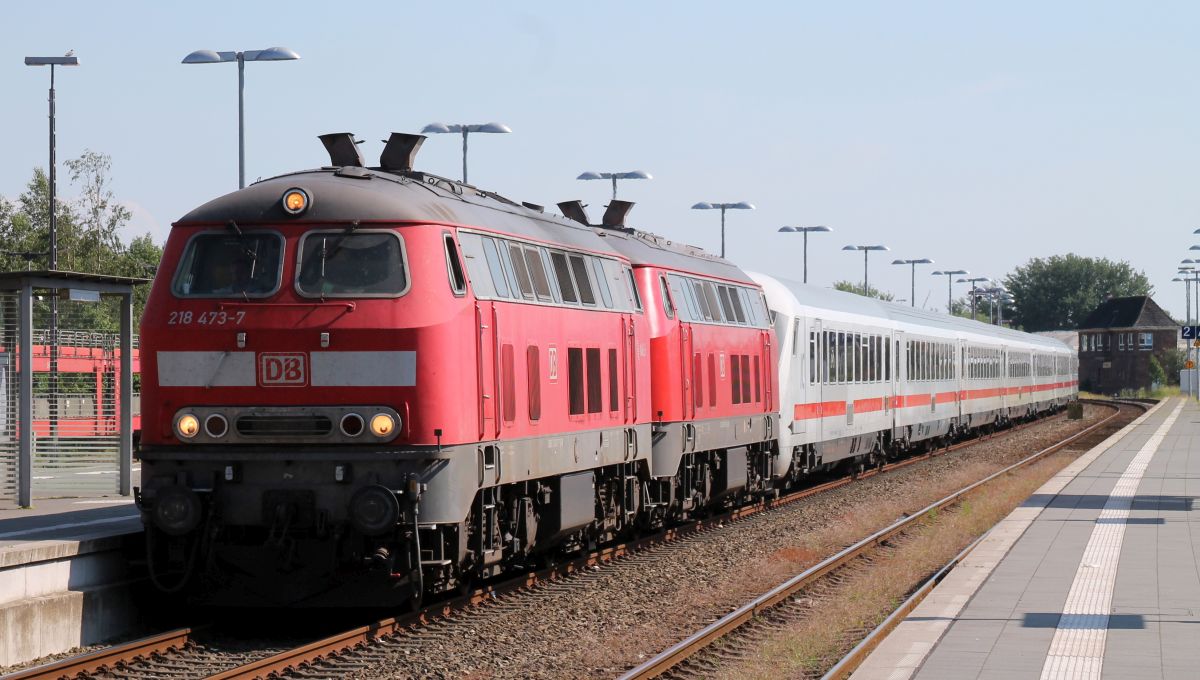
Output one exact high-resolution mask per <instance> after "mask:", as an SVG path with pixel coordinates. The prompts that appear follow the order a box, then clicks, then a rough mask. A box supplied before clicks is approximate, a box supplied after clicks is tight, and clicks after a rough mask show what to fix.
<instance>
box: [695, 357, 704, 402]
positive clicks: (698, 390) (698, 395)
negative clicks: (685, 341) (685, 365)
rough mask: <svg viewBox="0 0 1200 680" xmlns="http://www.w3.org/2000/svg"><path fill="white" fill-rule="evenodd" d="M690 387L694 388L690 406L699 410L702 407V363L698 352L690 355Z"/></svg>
mask: <svg viewBox="0 0 1200 680" xmlns="http://www.w3.org/2000/svg"><path fill="white" fill-rule="evenodd" d="M692 385H694V386H695V389H693V390H692V404H693V406H695V407H696V408H700V407H701V406H704V362H703V361H702V360H701V357H700V353H699V352H696V353H695V354H693V355H692Z"/></svg>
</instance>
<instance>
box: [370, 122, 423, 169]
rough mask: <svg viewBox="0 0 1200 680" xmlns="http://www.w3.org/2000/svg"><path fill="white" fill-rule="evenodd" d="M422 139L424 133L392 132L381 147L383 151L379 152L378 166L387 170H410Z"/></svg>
mask: <svg viewBox="0 0 1200 680" xmlns="http://www.w3.org/2000/svg"><path fill="white" fill-rule="evenodd" d="M424 141H425V135H410V134H408V133H407V132H393V133H392V136H391V137H388V140H387V142H386V144H385V145H384V147H383V153H381V154H379V167H381V168H383V169H384V170H386V171H387V172H408V171H409V170H412V169H413V161H414V160H415V159H416V157H417V150H418V149H420V148H421V143H422V142H424Z"/></svg>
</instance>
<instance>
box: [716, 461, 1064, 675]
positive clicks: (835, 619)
mask: <svg viewBox="0 0 1200 680" xmlns="http://www.w3.org/2000/svg"><path fill="white" fill-rule="evenodd" d="M1080 453H1082V452H1081V451H1074V450H1067V451H1064V452H1059V453H1055V454H1052V455H1050V456H1048V457H1047V458H1045V459H1043V460H1040V461H1038V462H1036V463H1033V464H1031V465H1029V466H1027V467H1025V468H1022V469H1020V470H1017V471H1014V472H1013V473H1010V474H1008V475H1006V476H1005V477H1003V478H1001V479H997V480H995V481H994V482H993V483H991V484H989V485H988V486H987V488H986V489H984V490H982V491H980V492H978V493H975V494H972V495H971V496H970V497H969V498H967V499H965V500H963V501H962V502H960V503H958V504H957V505H955V506H952V507H951V508H950V509H948V510H943V511H942V512H935V513H930V516H928V517H927V518H926V520H925V521H924V522H922V523H921V524H920V525H919V526H918V527H916V528H914V529H912V530H910V531H908V532H905V534H904V535H903V536H902V537H901V538H900V539H898V540H896V541H894V542H893V544H892V546H891V549H889V550H886V551H882V552H881V554H880V555H878V556H876V557H875V558H874V559H873V561H872V563H871V565H870V567H869V568H865V569H859V570H855V569H850V570H849V572H850V573H849V574H848V575H847V578H846V579H845V580H844V581H843V582H842V583H840V584H839V585H838V586H837V588H836V589H835V590H834V591H833V592H832V593H830V594H828V595H827V596H826V597H824V598H822V600H823V601H822V602H821V603H820V604H819V605H818V606H817V607H816V608H815V609H814V610H813V613H812V616H809V617H807V618H805V619H804V620H802V621H800V622H798V623H796V624H794V625H792V626H790V627H788V628H787V629H784V630H782V631H778V632H777V633H776V634H775V635H774V636H773V637H771V638H769V639H767V640H764V641H763V642H762V643H761V645H760V650H759V653H758V654H756V655H755V656H754V657H753V658H751V659H748V660H746V661H743V662H741V664H740V665H737V666H734V667H731V668H728V669H727V671H728V672H727V673H723V674H722V677H728V678H744V679H751V678H753V679H758V678H779V677H819V676H820V675H821V674H822V673H824V671H825V670H827V669H828V668H830V667H832V666H833V665H834V664H835V663H837V662H838V660H839V659H841V657H842V656H844V655H845V654H846V653H847V652H849V651H850V649H851V648H852V647H853V646H854V645H855V644H857V642H858V641H859V640H860V639H861V638H862V637H864V636H865V635H866V634H867V633H868V632H870V631H871V630H872V629H874V628H875V626H877V625H879V623H880V622H882V621H883V619H885V618H886V617H887V616H888V615H889V614H891V613H892V612H893V611H895V609H896V608H897V607H899V606H900V604H901V603H902V602H903V601H904V600H905V598H907V597H908V595H909V593H911V592H912V591H913V590H914V589H915V588H916V587H917V586H919V585H920V584H921V583H923V582H924V581H925V580H926V579H928V578H929V577H930V576H931V575H932V574H933V573H934V572H936V571H937V570H938V569H940V568H941V567H942V566H943V565H944V564H946V563H947V562H949V561H950V560H951V559H952V558H953V557H954V556H955V555H957V554H958V553H959V552H960V551H962V549H963V548H965V547H966V546H967V545H969V544H970V543H971V541H973V540H975V539H976V538H978V537H979V536H981V535H983V534H984V533H985V532H987V531H988V530H989V529H990V528H992V527H993V526H995V525H996V523H998V522H999V521H1000V520H1001V519H1003V518H1004V517H1005V516H1006V515H1008V513H1010V512H1011V511H1012V510H1013V509H1014V508H1016V507H1017V506H1019V505H1020V504H1021V503H1022V502H1024V501H1025V499H1026V498H1028V497H1029V496H1030V494H1032V493H1033V492H1034V491H1035V490H1037V488H1038V487H1040V486H1041V485H1042V484H1043V483H1044V482H1045V481H1046V480H1048V479H1050V478H1051V477H1052V476H1054V474H1055V473H1057V472H1058V471H1059V470H1061V469H1062V468H1064V467H1066V465H1068V464H1069V463H1070V462H1071V461H1072V460H1074V459H1075V458H1076V457H1078V456H1079V455H1080ZM968 476H969V475H968ZM964 486H965V484H964ZM847 536H849V534H847ZM801 597H803V595H801Z"/></svg>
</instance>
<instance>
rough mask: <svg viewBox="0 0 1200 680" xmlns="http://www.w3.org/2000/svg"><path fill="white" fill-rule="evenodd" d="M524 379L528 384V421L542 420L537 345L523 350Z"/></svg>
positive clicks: (539, 360)
mask: <svg viewBox="0 0 1200 680" xmlns="http://www.w3.org/2000/svg"><path fill="white" fill-rule="evenodd" d="M525 367H526V376H525V377H526V379H527V380H528V382H529V386H528V387H529V419H530V420H531V421H535V422H536V421H538V420H541V419H542V363H541V353H540V352H539V351H538V348H537V345H530V346H528V347H526V348H525Z"/></svg>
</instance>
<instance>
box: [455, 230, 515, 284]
mask: <svg viewBox="0 0 1200 680" xmlns="http://www.w3.org/2000/svg"><path fill="white" fill-rule="evenodd" d="M464 247H465V246H464ZM483 256H484V257H485V258H486V259H487V266H488V270H489V274H490V276H491V279H492V284H493V285H494V286H496V294H497V295H499V296H500V297H508V296H509V293H508V280H507V278H506V277H505V276H504V265H503V264H501V259H500V252H499V251H498V250H496V242H495V241H493V240H492V239H490V238H485V239H483ZM477 285H478V284H477Z"/></svg>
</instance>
